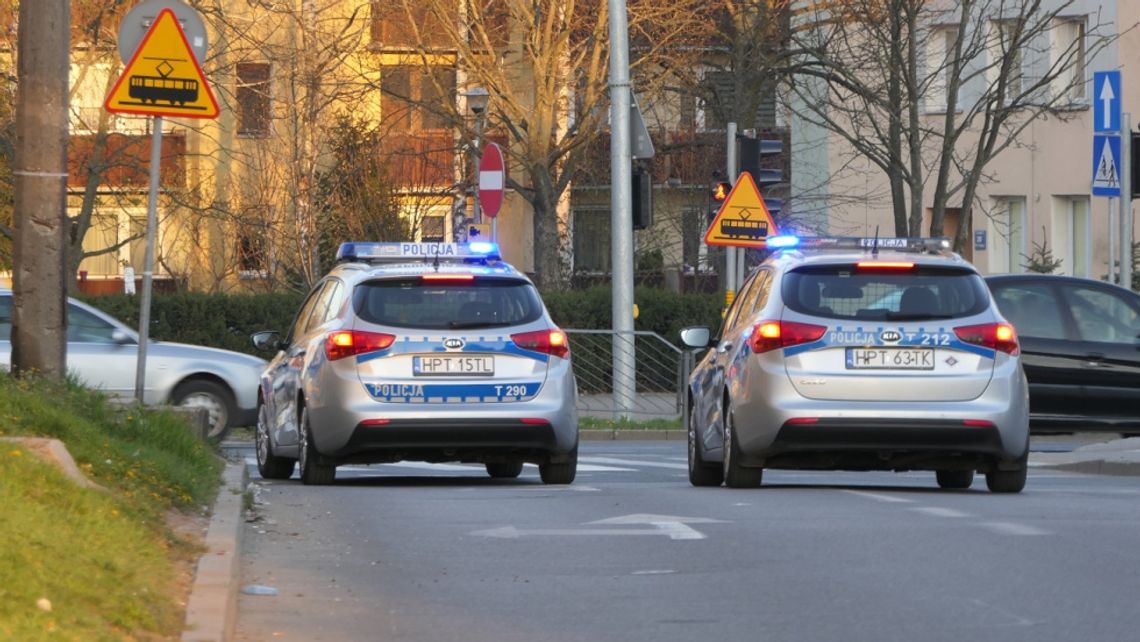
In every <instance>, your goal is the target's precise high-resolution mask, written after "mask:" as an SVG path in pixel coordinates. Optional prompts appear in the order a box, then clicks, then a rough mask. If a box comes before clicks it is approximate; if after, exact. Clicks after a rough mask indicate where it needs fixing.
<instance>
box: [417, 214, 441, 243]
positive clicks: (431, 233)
mask: <svg viewBox="0 0 1140 642" xmlns="http://www.w3.org/2000/svg"><path fill="white" fill-rule="evenodd" d="M444 218H445V217H443V216H425V217H423V220H421V221H420V242H421V243H442V242H443V240H444V239H443V236H444V223H445V221H444Z"/></svg>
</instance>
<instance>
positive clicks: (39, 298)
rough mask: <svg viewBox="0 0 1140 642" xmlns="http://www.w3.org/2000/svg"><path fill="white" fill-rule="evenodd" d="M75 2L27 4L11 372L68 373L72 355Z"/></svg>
mask: <svg viewBox="0 0 1140 642" xmlns="http://www.w3.org/2000/svg"><path fill="white" fill-rule="evenodd" d="M70 30H71V7H70V3H69V2H68V0H41V1H40V2H22V3H20V20H19V36H18V41H19V43H18V70H17V75H18V82H19V89H18V95H17V102H16V163H15V170H14V171H13V172H12V173H13V174H14V178H15V188H16V190H15V191H16V198H15V220H16V222H17V223H16V238H15V242H14V244H13V249H14V255H15V256H14V258H15V267H14V270H13V279H12V281H13V282H12V286H13V294H14V296H13V306H12V372H13V373H14V374H16V375H17V376H19V375H26V374H32V373H35V374H37V375H41V376H45V377H48V378H51V379H56V380H59V379H62V378H63V375H64V374H65V373H66V372H67V370H66V359H67V343H66V339H67V303H66V301H67V297H66V292H67V285H66V283H65V279H66V276H65V275H66V269H67V231H68V226H67V134H68V129H67V126H68V123H67V111H68V69H69V60H68V56H69V53H70V38H69V34H70Z"/></svg>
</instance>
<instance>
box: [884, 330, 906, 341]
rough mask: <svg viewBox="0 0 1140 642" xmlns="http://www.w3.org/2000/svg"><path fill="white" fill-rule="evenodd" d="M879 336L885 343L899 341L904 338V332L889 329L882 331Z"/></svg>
mask: <svg viewBox="0 0 1140 642" xmlns="http://www.w3.org/2000/svg"><path fill="white" fill-rule="evenodd" d="M879 338H880V339H882V341H883V343H897V342H898V341H899V340H900V339H902V334H901V333H899V332H896V331H895V330H887V331H885V332H882V333H880V334H879Z"/></svg>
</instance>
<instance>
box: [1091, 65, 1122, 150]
mask: <svg viewBox="0 0 1140 642" xmlns="http://www.w3.org/2000/svg"><path fill="white" fill-rule="evenodd" d="M1120 102H1121V95H1120V72H1119V71H1098V72H1096V73H1094V74H1093V106H1094V109H1093V132H1095V133H1097V134H1100V133H1102V132H1118V131H1120Z"/></svg>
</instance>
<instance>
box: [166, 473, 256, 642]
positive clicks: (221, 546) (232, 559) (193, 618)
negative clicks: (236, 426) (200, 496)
mask: <svg viewBox="0 0 1140 642" xmlns="http://www.w3.org/2000/svg"><path fill="white" fill-rule="evenodd" d="M248 480H249V477H248V472H247V471H246V465H245V462H241V461H227V462H226V467H225V470H224V471H223V472H222V487H221V489H219V490H218V498H217V501H215V502H214V512H213V515H212V516H211V518H210V527H209V529H208V530H207V531H206V542H205V546H206V552H205V553H203V554H202V556H201V557H200V558H199V559H198V568H197V572H196V573H195V574H194V585H193V588H192V589H191V591H190V600H189V602H187V604H186V621H185V625H184V626H183V630H182V642H226V641H227V640H229V639H230V637H231V636H232V634H233V630H234V620H235V618H236V617H237V588H238V579H239V578H238V573H239V572H240V565H239V558H240V556H241V532H242V524H243V521H242V511H243V506H244V502H243V498H244V492H245V487H246V484H247V482H248Z"/></svg>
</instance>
